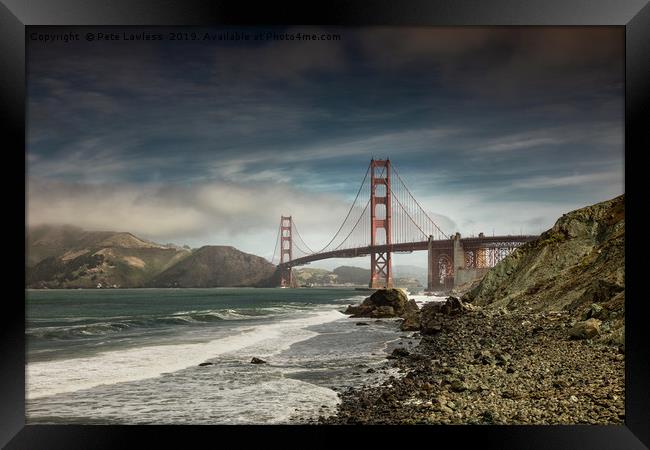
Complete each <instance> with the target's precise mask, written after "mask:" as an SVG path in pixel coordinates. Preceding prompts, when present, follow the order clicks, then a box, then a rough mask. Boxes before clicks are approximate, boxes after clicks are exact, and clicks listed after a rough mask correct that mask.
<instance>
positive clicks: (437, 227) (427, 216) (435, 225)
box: [393, 166, 449, 239]
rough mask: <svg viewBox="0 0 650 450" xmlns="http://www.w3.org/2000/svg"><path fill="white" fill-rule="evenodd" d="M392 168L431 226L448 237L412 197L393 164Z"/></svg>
mask: <svg viewBox="0 0 650 450" xmlns="http://www.w3.org/2000/svg"><path fill="white" fill-rule="evenodd" d="M393 168H394V170H395V174H396V175H397V179H398V180H399V181H400V182H401V183H402V185H404V188H405V189H406V192H408V194H409V196H410V197H411V198H412V199H413V200H414V201H415V204H416V205H418V207H419V208H420V209H421V210H422V212H423V213H424V215H425V216H426V218H427V219H429V221H430V222H431V223H432V224H433V226H434V227H436V229H437V230H438V231H439V232H440V233H441V234H442V235H443V236H444V237H446V238H447V239H449V236H447V234H446V233H445V232H444V231H442V230H441V229H440V227H439V226H438V224H437V223H435V222H434V221H433V219H431V217H429V215H428V214H427V212H426V211H425V209H424V208H422V205H420V203H419V202H418V201H417V200H416V198H415V197H413V194H411V191H410V190H409V188H408V186H407V185H406V183H404V180H403V179H402V177H400V175H399V171H398V170H397V168H396V167H395V166H393Z"/></svg>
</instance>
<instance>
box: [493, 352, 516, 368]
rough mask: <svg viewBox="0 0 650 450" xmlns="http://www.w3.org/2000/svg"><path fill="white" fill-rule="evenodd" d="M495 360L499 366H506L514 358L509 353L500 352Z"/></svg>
mask: <svg viewBox="0 0 650 450" xmlns="http://www.w3.org/2000/svg"><path fill="white" fill-rule="evenodd" d="M494 359H495V360H496V363H497V365H499V366H505V365H506V364H507V363H508V362H509V361H510V360H511V359H512V357H511V356H510V354H509V353H505V352H499V353H497V354H496V355H495V357H494Z"/></svg>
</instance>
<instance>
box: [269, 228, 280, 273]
mask: <svg viewBox="0 0 650 450" xmlns="http://www.w3.org/2000/svg"><path fill="white" fill-rule="evenodd" d="M280 228H281V227H278V235H277V237H276V238H275V247H273V257H271V264H273V260H274V259H275V252H276V251H277V250H278V241H279V240H280Z"/></svg>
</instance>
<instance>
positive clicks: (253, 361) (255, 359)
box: [251, 356, 266, 364]
mask: <svg viewBox="0 0 650 450" xmlns="http://www.w3.org/2000/svg"><path fill="white" fill-rule="evenodd" d="M251 364H266V361H264V360H263V359H260V358H256V357H255V356H254V357H253V359H251Z"/></svg>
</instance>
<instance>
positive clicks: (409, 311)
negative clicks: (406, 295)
mask: <svg viewBox="0 0 650 450" xmlns="http://www.w3.org/2000/svg"><path fill="white" fill-rule="evenodd" d="M402 317H404V321H402V324H401V325H400V330H402V331H419V330H420V308H418V304H417V303H415V300H413V299H411V300H409V301H408V302H407V303H406V306H405V308H404V313H403V314H402Z"/></svg>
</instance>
